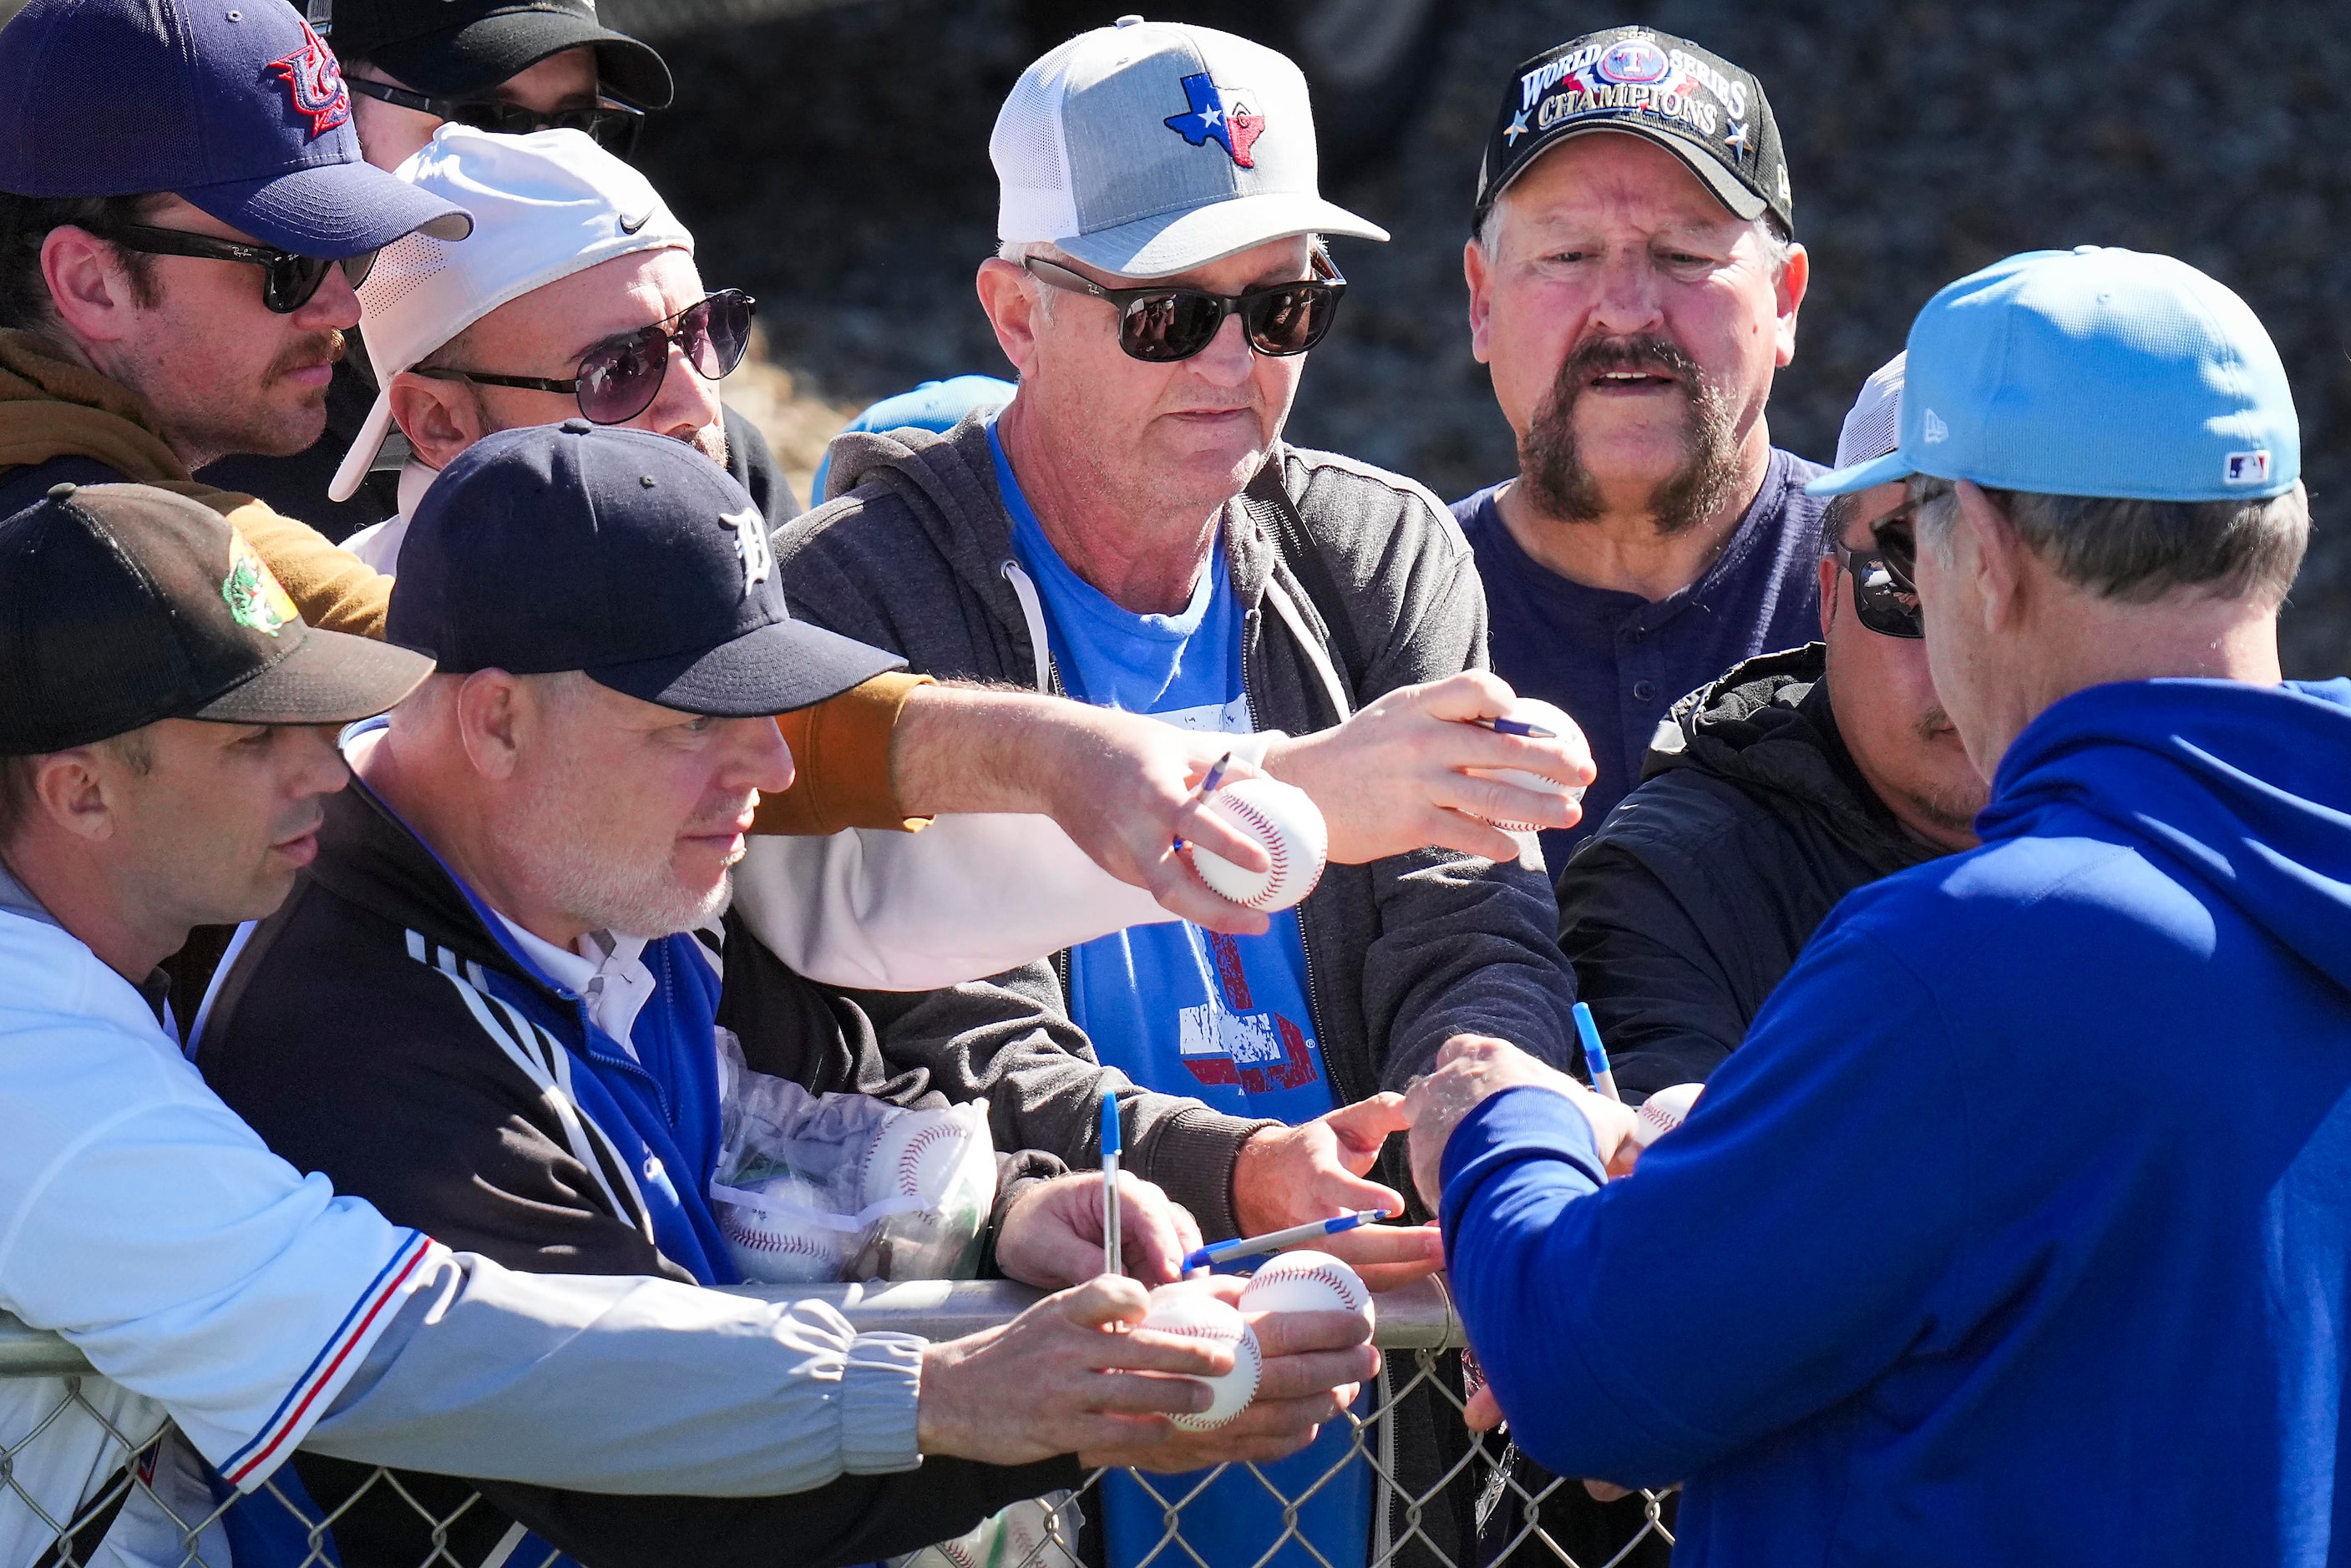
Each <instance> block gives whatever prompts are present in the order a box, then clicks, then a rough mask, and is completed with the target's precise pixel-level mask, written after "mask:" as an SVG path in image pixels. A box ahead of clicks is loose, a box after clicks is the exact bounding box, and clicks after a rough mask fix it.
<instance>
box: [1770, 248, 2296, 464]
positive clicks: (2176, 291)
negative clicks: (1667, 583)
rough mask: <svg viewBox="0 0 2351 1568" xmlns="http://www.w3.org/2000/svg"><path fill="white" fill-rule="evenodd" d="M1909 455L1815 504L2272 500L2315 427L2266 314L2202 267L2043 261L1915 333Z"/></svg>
mask: <svg viewBox="0 0 2351 1568" xmlns="http://www.w3.org/2000/svg"><path fill="white" fill-rule="evenodd" d="M1906 375H1907V384H1906V385H1905V386H1904V388H1903V389H1902V417H1901V422H1900V426H1899V429H1900V439H1899V441H1897V443H1896V447H1895V450H1894V451H1892V452H1888V453H1886V455H1885V456H1883V457H1879V458H1876V459H1875V460H1873V461H1871V462H1856V463H1854V464H1852V465H1850V466H1848V467H1844V468H1839V469H1836V470H1834V472H1828V473H1824V474H1823V475H1821V476H1820V477H1819V478H1818V479H1815V480H1813V482H1812V483H1810V484H1808V485H1806V486H1805V487H1804V488H1805V489H1806V490H1808V491H1810V492H1811V493H1813V494H1814V495H1845V494H1850V493H1853V492H1855V491H1857V490H1866V489H1868V488H1869V487H1870V486H1871V485H1873V484H1886V483H1891V482H1893V481H1895V480H1897V479H1907V478H1909V477H1910V476H1911V475H1912V474H1914V473H1925V474H1931V475H1933V476H1934V477H1936V478H1938V479H1965V480H1970V481H1972V482H1973V483H1977V484H1980V485H1983V486H1985V487H1987V488H1989V489H1993V490H2022V491H2029V492H2032V493H2035V494H2041V495H2087V496H2107V497H2115V498H2118V499H2138V500H2146V501H2260V500H2266V499H2268V498H2270V497H2272V496H2277V495H2283V494H2284V493H2286V492H2287V491H2289V490H2292V489H2293V488H2294V485H2295V484H2296V483H2299V482H2300V480H2301V478H2302V426H2301V423H2300V421H2298V420H2297V419H2296V417H2295V415H2294V391H2293V389H2292V388H2291V387H2289V386H2288V385H2287V383H2286V378H2285V365H2284V363H2283V361H2282V360H2281V359H2280V358H2278V351H2277V345H2276V344H2274V343H2273V342H2271V341H2270V335H2269V333H2268V331H2267V330H2266V329H2264V328H2263V327H2262V324H2261V320H2260V318H2259V317H2256V316H2254V314H2253V311H2252V306H2249V305H2247V304H2246V303H2245V302H2244V301H2243V300H2241V299H2240V298H2239V297H2237V296H2236V295H2235V294H2234V293H2232V292H2231V291H2230V290H2229V289H2228V288H2227V287H2226V286H2223V285H2221V284H2220V283H2218V282H2216V281H2214V280H2213V279H2212V278H2210V277H2208V276H2206V275H2204V274H2202V273H2200V272H2199V271H2197V270H2196V269H2195V268H2194V267H2192V266H2189V265H2188V264H2187V263H2186V262H2184V261H2179V260H2177V259H2175V258H2173V257H2171V256H2166V255H2149V254H2144V253H2142V252H2138V251H2126V250H2114V249H2105V248H2101V247H2098V246H2095V245H2084V246H2082V247H2081V248H2080V249H2078V250H2071V251H2027V252H2025V253H2024V254H2022V255H2013V256H2011V257H2009V258H2008V259H2007V260H2006V261H2002V262H1996V263H1994V264H1993V265H1991V266H1988V267H1986V268H1984V269H1983V270H1982V271H1981V272H1978V273H1971V274H1970V275H1968V276H1966V277H1963V278H1961V279H1959V282H1957V283H1954V284H1951V285H1950V286H1948V287H1946V288H1944V289H1943V290H1942V291H1941V292H1939V293H1938V294H1937V295H1936V296H1935V297H1934V298H1932V299H1930V300H1928V302H1927V307H1926V308H1925V309H1924V310H1921V311H1920V312H1919V313H1918V319H1917V321H1915V322H1913V323H1912V324H1911V327H1910V341H1909V347H1908V349H1907V353H1906Z"/></svg>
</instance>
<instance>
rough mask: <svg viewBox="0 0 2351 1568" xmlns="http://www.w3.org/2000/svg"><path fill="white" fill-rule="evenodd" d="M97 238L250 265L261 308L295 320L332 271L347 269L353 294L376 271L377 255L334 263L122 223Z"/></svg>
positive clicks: (153, 250)
mask: <svg viewBox="0 0 2351 1568" xmlns="http://www.w3.org/2000/svg"><path fill="white" fill-rule="evenodd" d="M92 233H95V234H98V236H99V238H100V239H102V240H106V241H109V242H110V243H111V244H118V245H120V246H121V247H122V248H123V249H125V250H131V251H138V252H140V253H141V254H144V255H151V256H200V257H202V258H203V259H204V260H205V261H228V262H244V263H245V264H246V265H249V266H257V267H259V268H261V269H262V273H263V276H262V283H261V303H262V304H264V305H266V306H269V308H270V309H272V310H274V311H276V312H277V314H278V315H280V316H291V315H293V314H294V313H295V312H296V311H298V310H299V309H301V308H302V307H303V306H306V305H308V304H309V303H310V296H313V295H315V294H317V293H318V292H319V285H320V284H322V283H324V282H326V281H327V269H328V268H329V267H331V266H340V267H341V268H342V269H343V275H344V276H345V277H347V278H350V280H351V286H352V287H353V288H357V287H359V286H360V285H361V284H363V283H365V282H366V281H367V275H368V274H369V272H370V271H371V270H372V269H373V268H374V266H375V252H373V251H366V252H362V253H361V254H359V255H355V256H346V257H344V258H343V259H342V260H341V261H340V262H332V261H328V260H327V259H325V258H324V257H322V256H298V255H296V254H294V253H293V252H291V251H281V250H277V249H276V248H274V247H272V246H269V245H247V244H238V243H237V242H236V241H235V240H219V239H214V237H213V236H212V235H210V234H187V233H185V232H183V231H182V230H179V229H157V228H151V227H149V226H148V225H147V224H145V223H117V224H114V225H112V226H111V227H109V228H107V229H104V230H93V231H92Z"/></svg>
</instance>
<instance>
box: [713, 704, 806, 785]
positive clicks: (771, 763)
mask: <svg viewBox="0 0 2351 1568" xmlns="http://www.w3.org/2000/svg"><path fill="white" fill-rule="evenodd" d="M726 724H727V729H728V735H727V739H728V741H729V742H730V743H729V745H728V746H727V759H726V760H727V768H726V785H727V787H728V788H730V789H755V790H758V792H759V793H760V794H783V793H784V791H786V790H788V789H789V788H791V787H792V780H793V778H794V777H795V776H796V774H797V770H796V769H795V768H794V766H793V764H792V749H791V747H789V746H788V745H786V744H785V743H784V732H782V731H781V730H779V729H778V728H777V727H776V722H775V721H774V720H773V719H729V720H727V721H726Z"/></svg>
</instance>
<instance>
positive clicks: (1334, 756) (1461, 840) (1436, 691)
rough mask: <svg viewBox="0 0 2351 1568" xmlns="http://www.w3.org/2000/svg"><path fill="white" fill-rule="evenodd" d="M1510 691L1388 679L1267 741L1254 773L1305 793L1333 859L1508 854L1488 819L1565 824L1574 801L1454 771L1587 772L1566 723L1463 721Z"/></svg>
mask: <svg viewBox="0 0 2351 1568" xmlns="http://www.w3.org/2000/svg"><path fill="white" fill-rule="evenodd" d="M1516 696H1517V694H1516V693H1515V692H1513V691H1511V690H1510V683H1509V682H1508V681H1506V680H1503V679H1502V678H1501V677H1500V676H1499V675H1494V674H1492V673H1489V671H1486V670H1464V671H1463V672H1462V673H1460V674H1458V675H1455V676H1449V677H1447V679H1445V680H1432V681H1429V682H1426V684H1423V685H1419V686H1400V687H1398V688H1396V689H1395V691H1390V692H1387V693H1385V694H1384V695H1383V696H1381V697H1380V698H1379V699H1378V700H1377V701H1373V702H1371V703H1369V704H1367V705H1366V706H1365V707H1364V709H1363V711H1360V712H1358V713H1357V714H1355V715H1354V717H1353V718H1351V719H1349V720H1348V721H1347V722H1345V723H1343V724H1341V725H1339V726H1337V727H1336V728H1334V729H1329V730H1323V731H1321V732H1317V733H1315V734H1311V735H1301V736H1296V737H1293V738H1290V739H1287V740H1281V741H1277V742H1274V743H1273V745H1272V747H1271V749H1270V750H1269V751H1268V752H1267V753H1266V771H1267V772H1268V773H1270V774H1273V775H1274V777H1276V778H1279V779H1281V780H1283V781H1285V782H1286V783H1289V784H1296V785H1297V786H1298V787H1299V788H1301V789H1302V790H1304V791H1305V792H1306V793H1307V794H1310V795H1311V796H1313V797H1314V804H1315V805H1318V806H1320V807H1322V818H1323V820H1324V821H1325V822H1326V823H1328V824H1329V825H1330V828H1331V858H1332V860H1333V861H1335V862H1337V863H1339V864H1341V865H1360V864H1362V863H1364V862H1365V861H1371V860H1379V859H1383V858H1384V857H1387V856H1390V855H1402V854H1404V853H1405V852H1407V851H1409V850H1414V849H1419V848H1422V847H1424V846H1432V845H1433V846H1437V847H1440V848H1445V849H1451V850H1454V851H1457V852H1458V853H1460V854H1463V855H1475V856H1479V857H1483V858H1485V859H1488V860H1514V859H1516V858H1517V857H1518V854H1519V846H1518V843H1517V841H1516V840H1515V839H1513V838H1511V837H1510V835H1509V834H1507V833H1504V832H1503V831H1502V830H1501V829H1500V828H1499V827H1496V826H1493V825H1494V824H1495V823H1496V822H1531V823H1533V824H1535V825H1536V826H1540V827H1573V826H1575V824H1576V823H1577V822H1578V821H1580V820H1581V819H1582V817H1583V808H1582V807H1581V806H1580V805H1576V804H1575V803H1574V802H1573V801H1570V800H1567V799H1566V798H1564V797H1563V796H1561V795H1556V794H1546V793H1543V792H1541V791H1537V790H1530V789H1521V788H1520V786H1518V785H1517V784H1502V783H1499V782H1497V781H1495V780H1492V779H1482V778H1473V777H1471V776H1470V775H1469V774H1467V773H1464V772H1463V771H1462V770H1463V769H1464V768H1522V769H1524V770H1525V771H1527V772H1529V773H1532V774H1541V775H1542V776H1543V777H1545V778H1549V779H1556V780H1558V781H1559V782H1560V783H1561V784H1590V783H1591V782H1592V781H1593V778H1595V777H1596V776H1598V775H1597V774H1596V772H1595V770H1594V769H1593V764H1592V749H1591V747H1590V746H1588V745H1586V744H1585V743H1584V739H1583V734H1582V732H1579V731H1576V730H1573V728H1571V729H1570V730H1569V731H1568V732H1566V733H1564V734H1562V735H1560V736H1559V737H1557V738H1556V739H1554V740H1549V741H1539V740H1533V739H1531V738H1528V737H1525V736H1520V735H1503V734H1498V733H1496V732H1493V731H1491V730H1489V729H1486V728H1484V727H1482V726H1481V725H1479V724H1476V723H1472V722H1468V721H1471V720H1476V719H1494V718H1499V717H1500V716H1501V715H1502V714H1503V712H1504V711H1506V710H1507V709H1508V708H1509V706H1510V703H1511V702H1512V701H1514V700H1515V699H1516Z"/></svg>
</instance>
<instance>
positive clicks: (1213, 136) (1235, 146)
mask: <svg viewBox="0 0 2351 1568" xmlns="http://www.w3.org/2000/svg"><path fill="white" fill-rule="evenodd" d="M1184 97H1185V98H1186V99H1187V100H1188V101H1189V102H1190V103H1191V105H1192V107H1191V108H1189V109H1186V110H1185V111H1184V112H1183V113H1181V114H1171V115H1169V116H1168V117H1167V119H1165V121H1164V123H1165V125H1166V127H1167V129H1168V130H1172V131H1174V132H1175V134H1176V135H1178V136H1180V137H1182V138H1183V139H1184V140H1186V141H1188V142H1190V143H1191V144H1192V145H1193V146H1195V147H1206V146H1207V145H1208V143H1209V142H1211V141H1214V142H1216V143H1217V145H1218V146H1219V147H1222V148H1223V149H1224V150H1225V152H1226V154H1227V156H1228V157H1230V158H1231V159H1232V161H1234V163H1236V164H1237V165H1238V166H1239V167H1241V168H1243V169H1254V168H1256V167H1257V160H1255V159H1254V158H1251V157H1250V156H1249V149H1250V148H1252V147H1254V146H1256V145H1257V139H1258V138H1259V137H1260V136H1262V135H1264V134H1265V116H1263V115H1261V114H1259V113H1257V112H1255V111H1254V110H1252V109H1250V108H1249V103H1248V99H1249V89H1248V88H1222V87H1218V86H1217V84H1216V83H1215V82H1213V81H1211V80H1209V79H1208V73H1207V72H1206V71H1201V72H1198V73H1196V75H1193V76H1188V77H1186V78H1184Z"/></svg>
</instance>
